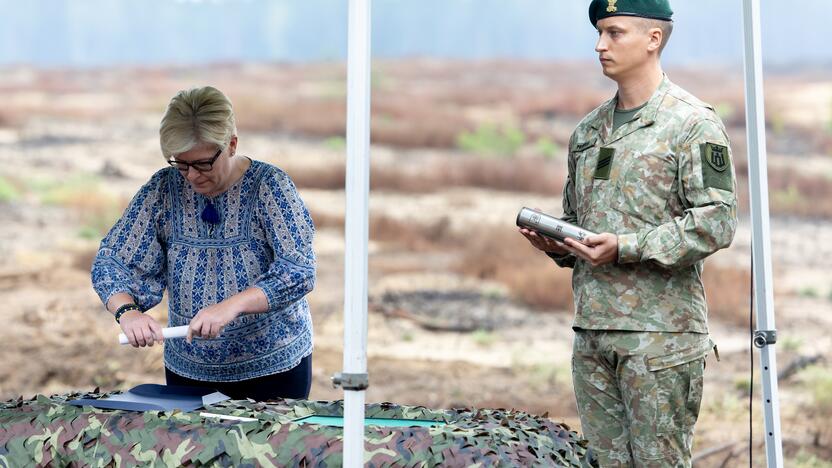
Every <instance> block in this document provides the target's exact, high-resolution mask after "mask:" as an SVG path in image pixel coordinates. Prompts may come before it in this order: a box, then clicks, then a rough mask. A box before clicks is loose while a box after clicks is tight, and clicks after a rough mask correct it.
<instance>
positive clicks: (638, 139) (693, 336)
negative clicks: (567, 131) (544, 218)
mask: <svg viewBox="0 0 832 468" xmlns="http://www.w3.org/2000/svg"><path fill="white" fill-rule="evenodd" d="M616 103H617V99H616V98H613V99H612V100H610V101H608V102H606V103H604V104H603V105H601V106H600V107H599V108H597V109H596V110H594V111H593V112H591V113H590V114H589V115H588V116H587V117H586V118H584V119H583V120H582V121H581V123H580V124H578V127H577V129H576V130H575V132H574V133H573V135H572V138H571V140H570V142H569V176H568V179H567V182H566V186H565V188H564V197H563V208H564V217H563V219H565V220H567V221H569V222H572V223H575V224H578V225H581V226H583V227H584V228H586V229H588V230H590V231H593V232H596V233H602V232H610V233H615V234H617V235H618V259H617V262H615V263H613V264H607V265H602V266H598V267H593V266H592V265H591V264H589V263H588V262H586V261H583V260H581V259H578V258H576V257H575V256H574V255H566V256H556V255H552V257H553V258H554V259H555V261H556V262H557V263H558V265H560V266H562V267H571V268H574V272H573V276H572V285H573V291H574V296H575V321H574V328H575V330H576V336H575V342H574V350H573V351H574V356H573V379H574V382H575V392H576V396H577V400H578V407H579V412H580V416H581V422H582V425H583V427H584V431H585V433H586V435H587V437H588V439H589V441H590V446H591V447H593V448H594V449H595V450H596V451H597V455H598V457H599V460H600V461H601V464H602V466H607V465H610V466H619V465H624V466H627V465H628V464H631V463H635V464H637V465H638V466H647V465H652V464H657V465H658V464H660V465H662V466H667V464H668V463H669V461H671V460H672V461H673V462H672V463H671V464H676V465H679V466H685V465H688V464H690V440H691V437H692V433H693V424H694V423H695V421H696V415H697V413H698V407H699V401H700V398H701V388H702V378H701V369H702V367H703V362H704V357H705V355H706V354H707V350H708V349H709V347H710V346H711V342H710V340H709V339H708V336H707V333H708V328H707V319H706V315H707V307H706V303H705V293H704V290H703V287H702V278H701V275H702V264H703V260H704V259H705V257H707V256H708V255H710V254H712V253H714V252H716V251H717V250H719V249H721V248H724V247H727V246H728V245H729V244H730V243H731V240H732V239H733V237H734V232H735V229H736V223H737V220H736V206H737V201H736V196H735V193H736V179H735V175H734V169H733V165H732V163H731V151H730V148H729V144H728V136H727V134H726V132H725V128H724V126H723V124H722V122H721V121H720V119H719V117H717V115H716V113H715V112H714V109H713V107H711V106H709V105H707V104H705V103H703V102H701V101H700V100H698V99H696V98H695V97H693V96H692V95H690V94H689V93H687V92H686V91H684V90H682V89H681V88H679V87H678V86H676V85H674V84H673V83H671V82H670V81H669V80H668V79H667V77H664V79H663V80H662V82H661V84H660V85H659V87H658V89H657V90H656V92H655V93H654V94H653V96H652V97H651V98H650V100H649V101H648V103H647V104H646V105H645V106H644V107H643V108H642V109H641V110H640V111H639V112H638V113H637V114H636V115H635V116H634V118H633V120H631V121H629V122H627V123H624V124H623V125H621V127H619V128H618V129H616V130H615V131H613V130H612V125H613V112H614V109H615V106H616ZM633 457H634V458H635V460H633Z"/></svg>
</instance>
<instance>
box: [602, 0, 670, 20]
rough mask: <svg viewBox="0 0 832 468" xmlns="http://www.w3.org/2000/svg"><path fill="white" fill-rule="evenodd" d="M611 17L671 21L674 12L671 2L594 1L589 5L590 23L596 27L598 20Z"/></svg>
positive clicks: (636, 0)
mask: <svg viewBox="0 0 832 468" xmlns="http://www.w3.org/2000/svg"><path fill="white" fill-rule="evenodd" d="M610 16H638V17H641V18H651V19H657V20H664V21H671V20H672V17H673V10H671V9H670V1H669V0H592V3H590V5H589V21H590V22H591V23H592V25H593V26H596V25H597V23H598V20H602V19H604V18H609V17H610Z"/></svg>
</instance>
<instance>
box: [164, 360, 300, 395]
mask: <svg viewBox="0 0 832 468" xmlns="http://www.w3.org/2000/svg"><path fill="white" fill-rule="evenodd" d="M165 380H166V382H167V384H168V385H183V386H187V387H201V388H212V389H214V390H217V391H219V392H222V393H224V394H226V395H228V396H230V397H231V398H233V399H235V400H242V399H245V398H251V399H252V400H256V401H266V400H274V399H277V398H293V399H306V398H308V397H309V389H310V387H311V386H312V355H311V354H310V355H309V356H306V357H305V358H303V359H301V361H300V363H299V364H298V365H297V366H295V367H293V368H291V369H289V370H287V371H285V372H279V373H277V374H272V375H266V376H263V377H257V378H254V379H249V380H241V381H239V382H207V381H204V380H193V379H189V378H187V377H182V376H181V375H179V374H175V373H173V372H172V371H171V370H170V369H168V368H167V367H165Z"/></svg>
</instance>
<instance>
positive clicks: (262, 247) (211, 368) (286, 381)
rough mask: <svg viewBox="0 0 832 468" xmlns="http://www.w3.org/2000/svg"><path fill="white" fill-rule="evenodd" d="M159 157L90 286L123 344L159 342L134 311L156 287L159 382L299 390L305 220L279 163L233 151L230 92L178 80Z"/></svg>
mask: <svg viewBox="0 0 832 468" xmlns="http://www.w3.org/2000/svg"><path fill="white" fill-rule="evenodd" d="M159 134H160V142H161V147H162V154H163V155H164V157H165V159H166V160H167V162H168V164H169V165H170V166H172V167H168V168H165V169H162V170H160V171H158V172H157V173H156V174H154V175H153V177H151V178H150V181H149V182H147V183H146V184H145V185H144V186H143V187H142V188H141V189H140V190H139V192H138V193H137V194H136V195H135V197H134V198H133V200H132V201H131V202H130V205H129V206H128V207H127V209H126V210H125V212H124V214H123V215H122V217H121V219H119V220H118V221H117V222H116V224H115V226H113V228H112V229H111V230H110V232H109V234H107V236H106V237H105V238H104V240H103V241H102V242H101V247H100V248H99V250H98V255H97V256H96V258H95V261H94V262H93V267H92V282H93V287H94V288H95V291H96V292H97V293H98V295H99V296H100V297H101V300H102V301H103V302H104V304H105V305H106V307H107V310H109V311H110V312H111V313H112V314H114V315H115V318H116V321H117V322H118V323H119V325H120V326H121V329H122V330H123V331H124V334H125V335H127V338H128V339H129V341H130V344H131V345H133V346H134V347H140V346H153V344H154V342H158V343H162V342H163V338H162V332H161V330H162V327H161V326H160V325H159V323H157V322H156V321H155V320H154V319H153V318H152V317H151V316H149V315H146V314H144V312H145V311H147V310H148V309H150V308H152V307H154V306H155V305H156V304H158V303H159V302H160V301H161V300H162V293H163V292H164V291H165V289H167V291H168V322H169V326H180V325H188V336H187V339H185V340H181V339H178V340H168V341H167V343H165V376H166V380H167V383H168V384H169V385H191V386H202V387H210V388H214V389H216V390H219V391H221V392H223V393H225V394H227V395H229V396H231V397H233V398H252V399H254V400H268V399H273V398H278V397H281V398H307V397H308V395H309V388H310V385H311V367H312V363H311V354H312V320H311V317H310V314H309V305H308V303H307V301H306V299H305V298H304V296H306V294H307V293H309V292H310V291H312V288H313V287H314V285H315V255H314V253H313V252H312V237H313V235H314V232H315V228H314V226H313V224H312V219H311V218H310V216H309V212H308V211H307V209H306V207H305V206H304V204H303V201H302V200H301V199H300V196H299V195H298V193H297V190H296V189H295V186H294V184H293V183H292V181H291V180H290V179H289V176H287V175H286V174H285V173H284V172H283V171H281V170H280V169H278V168H276V167H274V166H272V165H269V164H266V163H263V162H260V161H253V160H251V159H249V158H247V157H245V156H241V155H238V154H237V130H236V125H235V119H234V111H233V109H232V107H231V102H230V101H229V100H228V98H227V97H226V96H225V95H224V94H223V93H221V92H220V91H219V90H217V89H215V88H212V87H210V86H208V87H204V88H195V89H189V90H185V91H180V92H179V93H178V94H177V95H176V96H174V97H173V99H172V100H171V101H170V104H169V105H168V108H167V111H166V112H165V116H164V118H163V119H162V123H161V127H160V130H159Z"/></svg>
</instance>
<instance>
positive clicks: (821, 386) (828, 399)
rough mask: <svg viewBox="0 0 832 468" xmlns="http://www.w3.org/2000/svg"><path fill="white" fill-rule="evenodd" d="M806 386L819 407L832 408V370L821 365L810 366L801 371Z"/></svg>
mask: <svg viewBox="0 0 832 468" xmlns="http://www.w3.org/2000/svg"><path fill="white" fill-rule="evenodd" d="M801 376H802V377H803V380H804V382H806V387H807V388H808V389H809V392H811V394H812V398H813V400H814V403H815V406H816V407H817V408H818V409H823V410H832V371H830V370H829V369H826V368H824V367H821V366H809V367H807V368H806V369H805V370H804V371H803V372H801Z"/></svg>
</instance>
